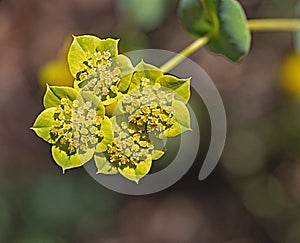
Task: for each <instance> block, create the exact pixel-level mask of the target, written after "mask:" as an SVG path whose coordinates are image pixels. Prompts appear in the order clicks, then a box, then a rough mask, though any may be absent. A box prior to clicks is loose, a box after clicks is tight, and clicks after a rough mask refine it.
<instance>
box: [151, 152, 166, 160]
mask: <svg viewBox="0 0 300 243" xmlns="http://www.w3.org/2000/svg"><path fill="white" fill-rule="evenodd" d="M164 154H165V152H164V151H161V150H153V152H152V154H151V158H152V160H158V159H160V158H161V157H162V156H163V155H164Z"/></svg>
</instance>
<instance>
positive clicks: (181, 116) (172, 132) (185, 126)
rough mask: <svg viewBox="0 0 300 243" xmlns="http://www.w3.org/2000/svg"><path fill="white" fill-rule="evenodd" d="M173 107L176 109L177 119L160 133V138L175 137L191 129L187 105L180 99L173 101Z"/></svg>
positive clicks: (175, 115)
mask: <svg viewBox="0 0 300 243" xmlns="http://www.w3.org/2000/svg"><path fill="white" fill-rule="evenodd" d="M172 108H173V110H174V117H175V119H176V121H175V124H173V125H172V126H171V127H170V128H168V129H167V130H166V131H164V133H163V134H160V138H163V137H175V136H177V135H179V134H181V133H183V132H185V131H191V127H190V113H189V110H188V109H187V107H186V105H185V104H184V103H183V102H181V101H178V100H174V101H173V102H172Z"/></svg>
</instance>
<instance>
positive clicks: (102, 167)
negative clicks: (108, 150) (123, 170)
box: [94, 155, 118, 175]
mask: <svg viewBox="0 0 300 243" xmlns="http://www.w3.org/2000/svg"><path fill="white" fill-rule="evenodd" d="M94 159H95V164H96V167H97V168H98V171H97V174H105V175H113V174H117V173H118V170H117V168H116V167H114V166H113V165H112V164H111V163H109V161H107V159H106V157H105V156H104V155H95V156H94Z"/></svg>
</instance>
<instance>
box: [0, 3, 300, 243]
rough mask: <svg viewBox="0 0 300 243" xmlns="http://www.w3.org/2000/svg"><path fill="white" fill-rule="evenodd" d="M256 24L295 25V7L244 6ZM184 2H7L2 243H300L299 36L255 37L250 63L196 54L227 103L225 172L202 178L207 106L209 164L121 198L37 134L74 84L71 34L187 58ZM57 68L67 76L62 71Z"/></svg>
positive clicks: (0, 71) (197, 105)
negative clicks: (45, 113) (60, 89)
mask: <svg viewBox="0 0 300 243" xmlns="http://www.w3.org/2000/svg"><path fill="white" fill-rule="evenodd" d="M240 2H241V4H242V5H243V7H244V8H245V10H246V13H247V15H248V17H249V18H261V17H294V16H295V13H294V11H295V6H296V4H297V1H295V0H293V1H292V0H286V1H281V0H252V1H246V0H242V1H240ZM176 6H177V1H176V0H166V1H162V0H151V1H150V0H115V1H112V0H64V1H60V0H50V1H39V0H26V1H25V0H0V114H1V115H0V121H1V122H0V242H16V243H27V242H28V243H29V242H30V243H32V242H33V243H39V242H41V243H44V242H45V243H48V242H55V243H56V242H58V243H64V242H75V243H77V242H87V243H94V242H132V243H134V242H199V243H219V242H227V243H257V242H262V243H269V242H283V243H298V242H300V150H299V146H300V57H299V54H297V53H296V52H295V45H294V42H293V39H294V38H293V37H294V36H293V34H292V33H288V32H286V33H277V32H274V33H273V32H272V33H255V34H253V43H252V48H251V52H250V54H249V56H248V57H247V58H245V59H244V60H243V61H242V62H241V63H240V64H233V63H231V62H229V61H227V60H225V59H224V58H222V57H219V56H216V55H213V54H211V53H209V52H208V51H207V50H205V49H202V50H200V51H198V52H197V53H195V54H193V55H192V56H191V58H192V59H193V60H194V61H195V62H197V63H199V65H200V66H201V67H202V68H203V69H204V70H205V71H206V72H207V73H208V74H209V75H210V76H211V78H212V80H213V81H214V82H215V84H216V86H217V88H218V89H219V92H220V94H221V96H222V98H223V100H224V105H225V108H226V112H227V118H228V138H227V143H226V146H225V150H224V154H223V156H222V158H221V161H220V163H219V165H218V166H217V168H216V170H215V171H214V172H213V173H212V174H211V175H210V176H209V177H208V178H207V179H206V180H205V181H198V179H197V176H198V173H199V170H200V168H201V163H202V161H203V158H204V156H205V154H206V152H207V151H206V150H207V147H208V143H209V136H210V132H209V130H210V127H209V121H208V118H207V114H206V111H205V108H204V107H203V105H202V103H201V100H199V98H197V97H193V101H192V104H191V105H192V107H193V108H194V109H196V110H198V113H199V114H200V117H201V119H200V120H201V122H200V125H201V133H202V134H201V135H202V137H201V140H202V143H201V145H200V151H199V156H198V158H197V161H196V162H195V163H194V166H193V167H192V168H191V169H190V171H189V173H188V174H186V175H185V176H184V177H183V178H182V179H181V180H180V181H178V182H177V183H176V184H175V185H173V186H172V187H170V188H169V189H167V190H165V191H162V192H159V193H156V194H153V195H147V196H126V195H121V194H118V193H115V192H112V191H109V190H107V189H106V188H104V187H102V186H101V185H99V184H98V183H97V182H96V181H94V180H93V179H92V178H91V177H90V176H89V175H88V174H87V173H86V172H85V170H84V169H83V168H80V169H74V170H70V171H68V172H67V173H66V174H65V175H62V172H61V170H60V168H59V167H58V166H56V164H55V163H54V162H53V160H52V158H51V154H50V146H49V145H48V144H46V143H45V142H43V141H42V140H41V139H39V138H38V137H37V136H36V135H35V134H34V133H33V132H32V131H30V130H29V127H30V126H31V125H32V124H33V122H34V120H35V118H36V116H37V115H38V114H39V112H40V111H41V110H42V109H43V108H42V99H41V98H42V95H43V89H44V85H45V82H48V83H50V84H53V85H55V84H56V85H57V84H64V85H72V80H71V78H70V75H69V73H68V70H67V67H66V65H65V61H66V51H67V48H68V46H69V44H70V42H71V35H72V34H73V35H79V34H94V35H97V36H99V37H102V38H106V37H114V38H120V39H121V41H120V51H121V52H126V51H130V50H136V49H142V48H158V49H166V50H169V51H174V52H178V51H180V50H181V49H183V48H184V47H185V46H186V45H188V44H189V43H190V42H191V41H192V38H191V37H190V36H189V35H188V34H187V33H186V32H185V31H184V30H183V29H182V27H181V25H180V22H179V19H178V16H177V14H176ZM57 70H58V72H59V73H60V74H61V75H59V76H57V75H55V73H57Z"/></svg>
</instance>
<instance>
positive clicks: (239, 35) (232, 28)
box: [208, 0, 251, 62]
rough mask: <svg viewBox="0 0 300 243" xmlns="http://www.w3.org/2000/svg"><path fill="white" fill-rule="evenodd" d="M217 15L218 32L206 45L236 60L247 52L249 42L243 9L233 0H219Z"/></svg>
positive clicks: (249, 37) (248, 31) (249, 36)
mask: <svg viewBox="0 0 300 243" xmlns="http://www.w3.org/2000/svg"><path fill="white" fill-rule="evenodd" d="M218 17H219V34H218V35H217V36H215V37H212V39H211V40H210V41H209V43H208V47H209V48H210V50H211V51H213V52H215V53H219V54H222V55H224V56H226V57H227V58H229V59H230V60H232V61H234V62H237V61H239V60H240V59H241V58H242V57H243V56H245V55H246V54H247V53H248V52H249V49H250V44H251V35H250V30H249V28H248V26H247V18H246V15H245V13H244V10H243V8H242V7H241V5H240V4H239V3H238V2H237V1H235V0H219V5H218Z"/></svg>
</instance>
